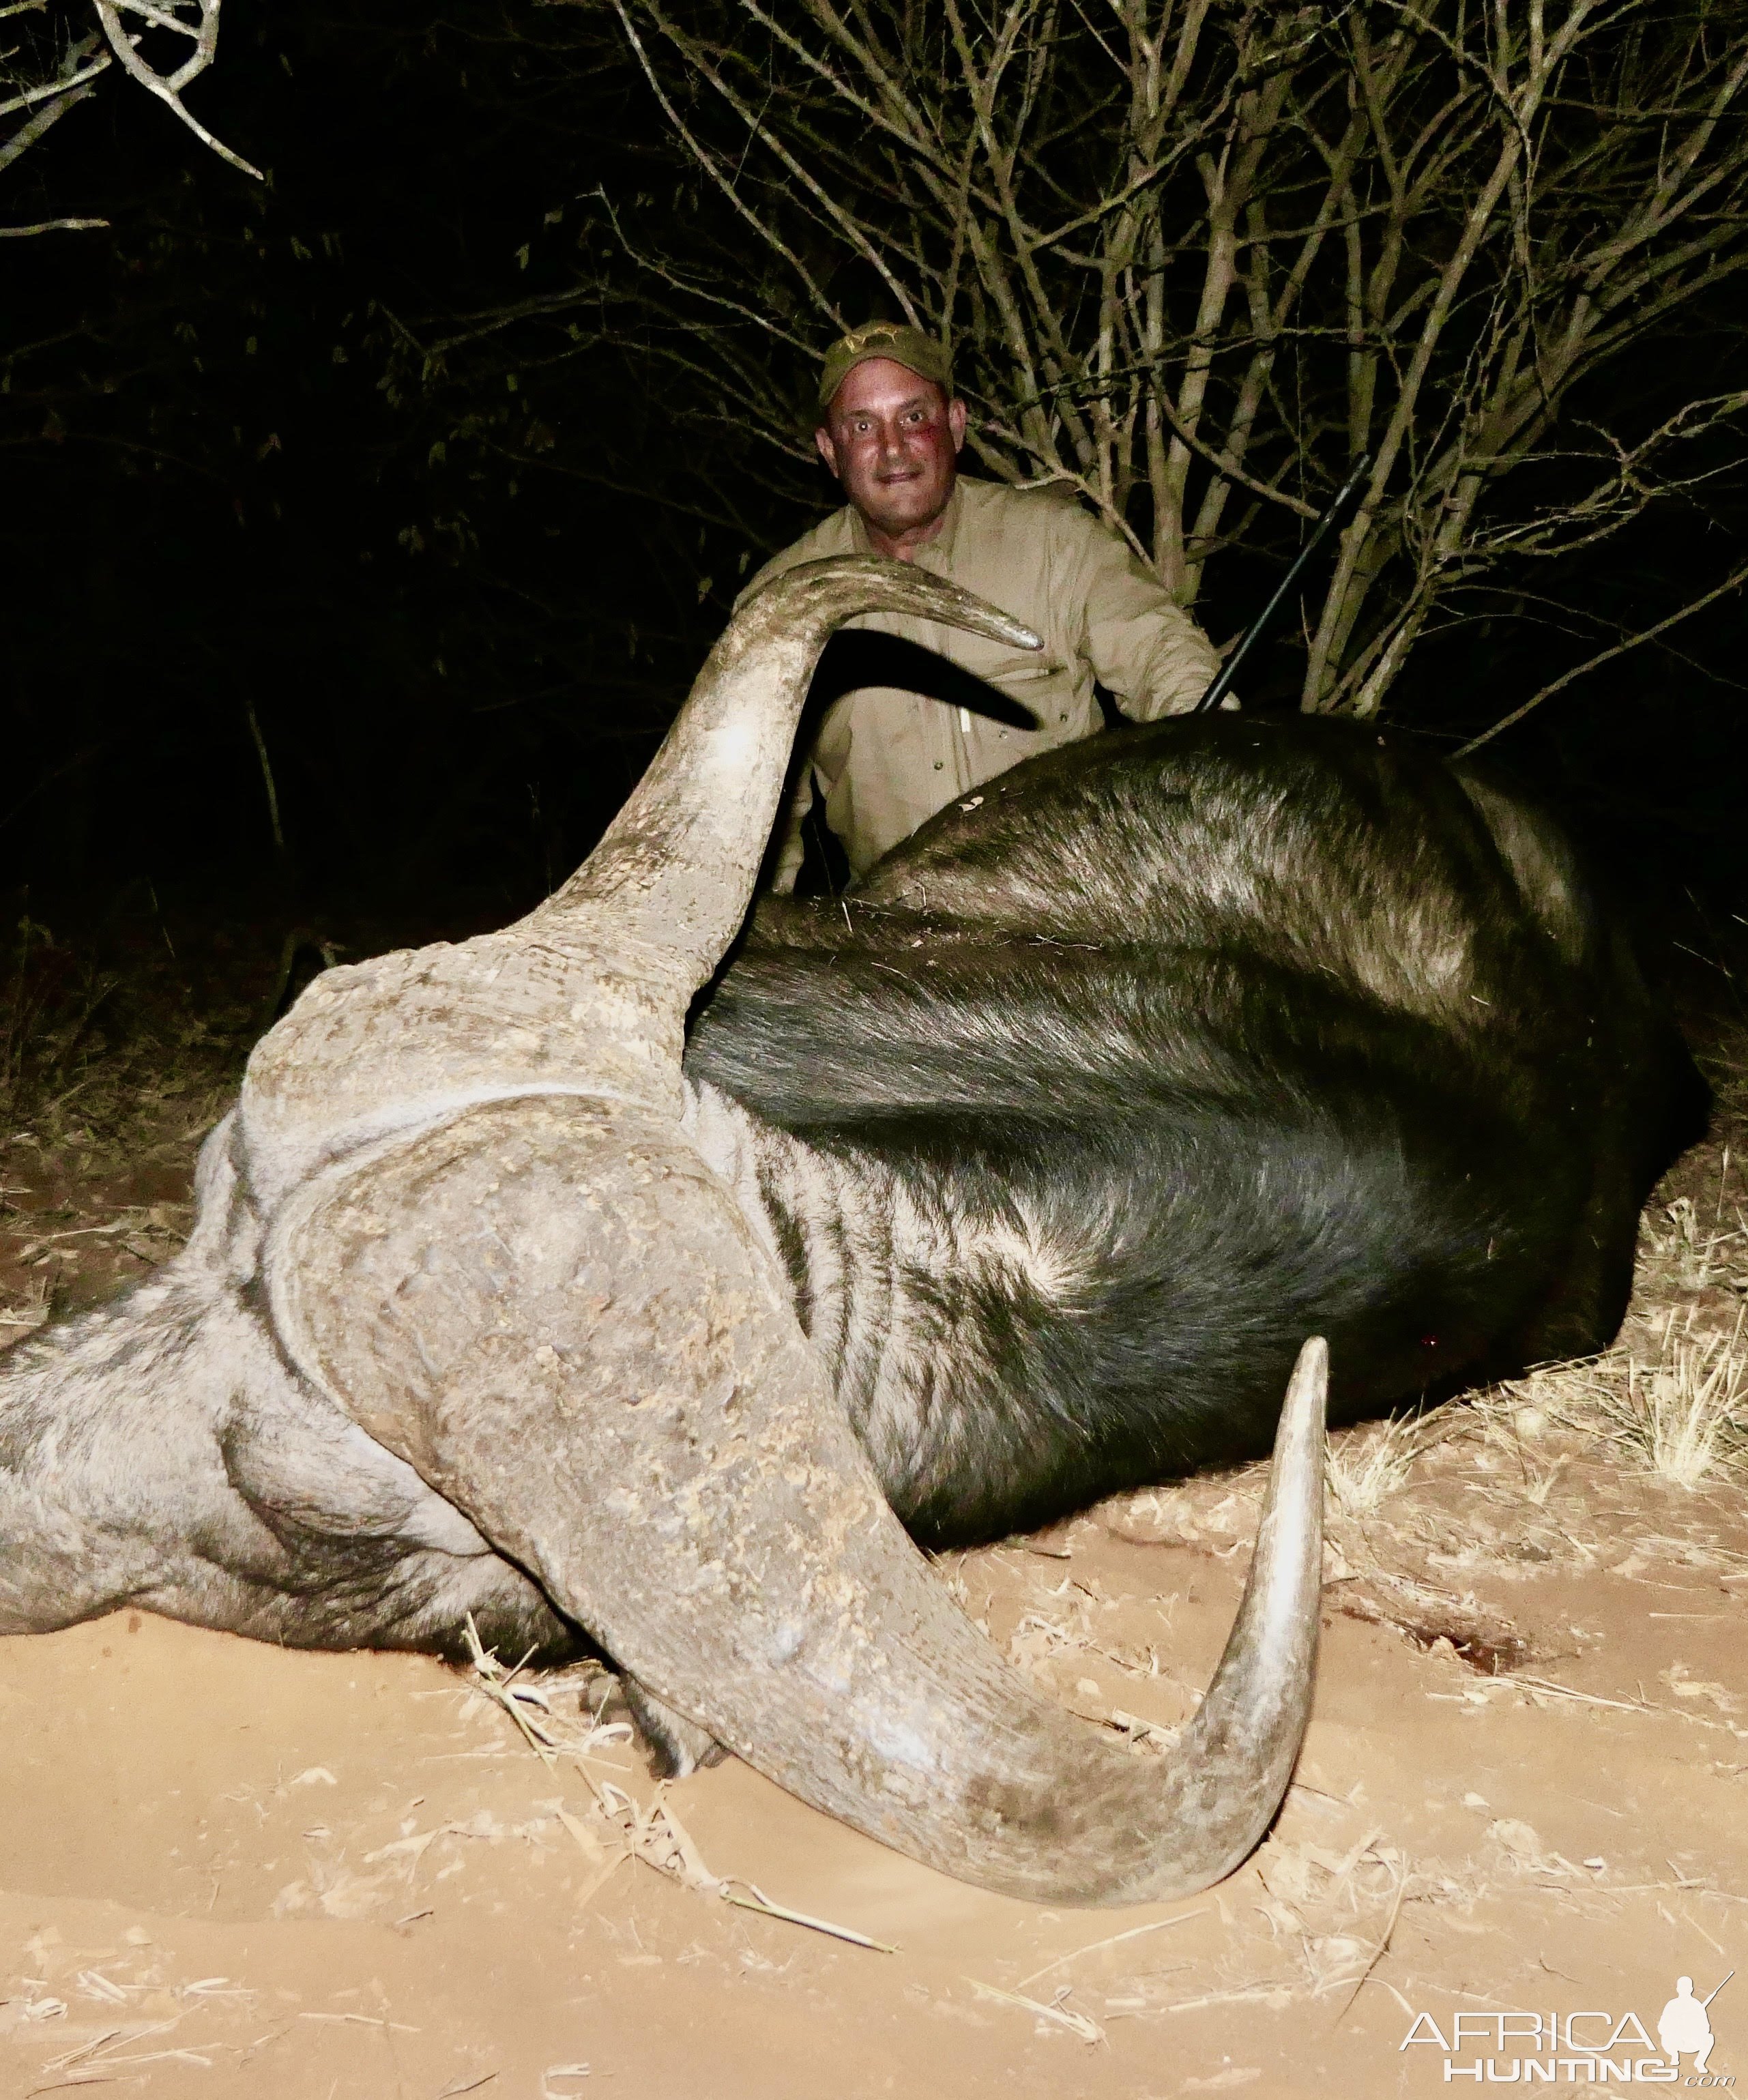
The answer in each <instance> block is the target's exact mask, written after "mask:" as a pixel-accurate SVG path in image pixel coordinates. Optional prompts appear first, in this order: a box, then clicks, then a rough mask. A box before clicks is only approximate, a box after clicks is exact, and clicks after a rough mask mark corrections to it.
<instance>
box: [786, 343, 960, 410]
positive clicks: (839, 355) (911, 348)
mask: <svg viewBox="0 0 1748 2100" xmlns="http://www.w3.org/2000/svg"><path fill="white" fill-rule="evenodd" d="M872 357H889V358H890V359H891V360H892V361H893V363H894V364H902V365H903V367H904V368H905V370H906V371H907V372H914V373H916V375H917V377H919V378H922V379H932V380H933V381H934V383H935V385H936V386H938V387H939V388H940V389H941V390H942V393H943V394H948V395H951V392H952V390H953V365H952V360H951V358H949V357H948V355H947V352H946V351H944V350H943V349H942V347H941V346H940V344H939V343H938V342H936V341H935V340H934V337H932V336H926V335H925V334H924V333H923V332H922V330H921V329H916V328H911V327H909V326H908V325H907V324H905V323H904V322H903V321H870V322H869V323H868V324H867V327H866V328H859V329H851V330H850V333H849V334H848V335H846V336H844V337H841V338H840V340H839V341H837V342H834V343H833V344H832V347H831V348H830V349H829V350H828V351H827V352H826V354H825V364H824V367H823V369H822V371H821V372H820V374H819V406H820V408H821V409H822V410H824V409H827V408H830V407H831V405H832V396H833V395H835V394H836V392H837V390H838V388H839V387H840V386H842V385H843V383H844V382H845V380H846V379H847V378H848V377H850V373H852V372H854V370H855V368H856V367H857V366H858V365H859V364H867V361H868V360H869V359H870V358H872Z"/></svg>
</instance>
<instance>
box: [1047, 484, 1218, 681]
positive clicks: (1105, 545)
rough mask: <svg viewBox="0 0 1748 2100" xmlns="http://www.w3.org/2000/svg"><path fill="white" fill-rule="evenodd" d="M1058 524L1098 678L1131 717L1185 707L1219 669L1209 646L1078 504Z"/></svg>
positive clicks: (1124, 547) (1155, 581)
mask: <svg viewBox="0 0 1748 2100" xmlns="http://www.w3.org/2000/svg"><path fill="white" fill-rule="evenodd" d="M1062 523H1063V525H1064V527H1065V529H1066V534H1067V537H1068V542H1069V549H1070V556H1069V562H1068V565H1067V566H1068V568H1069V570H1070V575H1071V576H1072V579H1073V580H1072V584H1071V585H1070V589H1071V590H1072V593H1073V596H1074V598H1075V601H1077V602H1079V604H1080V605H1081V606H1082V607H1084V626H1083V629H1082V646H1083V650H1084V654H1085V656H1086V659H1087V661H1088V663H1089V664H1091V665H1092V667H1093V672H1094V674H1095V675H1096V676H1097V678H1098V681H1099V682H1100V684H1101V685H1102V686H1106V687H1107V688H1108V689H1109V690H1110V692H1111V693H1112V694H1114V695H1115V698H1116V702H1117V704H1118V706H1119V708H1122V710H1123V712H1124V714H1126V715H1127V716H1128V717H1129V718H1130V720H1131V721H1158V719H1159V717H1160V716H1162V715H1181V714H1188V713H1189V712H1190V709H1191V708H1194V705H1195V704H1196V702H1197V701H1198V700H1199V699H1201V697H1202V695H1203V693H1205V692H1206V691H1207V689H1208V686H1209V685H1210V684H1211V683H1212V681H1213V678H1214V674H1215V673H1216V672H1217V671H1218V670H1219V668H1220V658H1219V656H1218V655H1217V654H1216V651H1215V648H1214V645H1213V644H1212V642H1210V641H1209V640H1208V638H1207V636H1206V635H1205V634H1204V633H1203V632H1202V630H1201V629H1200V628H1199V627H1198V626H1197V625H1196V624H1195V622H1194V620H1192V619H1191V618H1190V615H1189V614H1188V613H1187V612H1185V611H1184V610H1183V609H1182V607H1181V606H1179V605H1177V604H1176V603H1175V602H1173V600H1172V596H1171V593H1169V592H1168V590H1167V589H1166V588H1165V586H1164V585H1163V583H1161V582H1160V580H1159V577H1158V576H1156V575H1155V574H1154V571H1152V570H1151V569H1150V568H1149V567H1147V566H1146V565H1145V563H1144V562H1141V561H1140V560H1139V559H1138V558H1137V556H1136V554H1134V552H1133V550H1132V549H1131V548H1130V547H1129V546H1128V544H1127V542H1126V541H1125V540H1123V539H1122V538H1121V537H1120V536H1119V535H1118V534H1117V533H1116V532H1113V531H1112V530H1111V528H1110V527H1109V526H1108V525H1106V524H1105V523H1102V522H1101V520H1100V519H1098V518H1090V517H1088V515H1087V514H1086V512H1085V511H1084V510H1080V509H1079V506H1078V505H1076V506H1075V511H1074V513H1073V515H1072V518H1069V517H1066V516H1065V517H1064V518H1063V520H1062Z"/></svg>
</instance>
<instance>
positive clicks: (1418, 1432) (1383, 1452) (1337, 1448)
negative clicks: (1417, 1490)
mask: <svg viewBox="0 0 1748 2100" xmlns="http://www.w3.org/2000/svg"><path fill="white" fill-rule="evenodd" d="M1457 1426H1458V1425H1457V1418H1456V1417H1455V1416H1454V1414H1453V1412H1452V1410H1450V1409H1449V1408H1437V1409H1435V1410H1432V1412H1431V1413H1430V1414H1407V1415H1397V1416H1394V1417H1393V1418H1390V1419H1389V1420H1388V1421H1384V1422H1375V1423H1368V1424H1367V1425H1366V1427H1363V1428H1359V1429H1350V1430H1347V1431H1338V1432H1336V1434H1335V1436H1331V1438H1330V1440H1329V1448H1328V1455H1327V1458H1326V1462H1325V1467H1324V1478H1325V1480H1326V1482H1327V1484H1328V1487H1329V1492H1330V1493H1331V1495H1332V1496H1333V1497H1334V1498H1335V1507H1336V1510H1337V1511H1339V1512H1340V1515H1343V1516H1345V1517H1352V1518H1363V1517H1371V1516H1375V1515H1377V1514H1378V1513H1379V1511H1381V1510H1382V1509H1383V1508H1384V1505H1385V1504H1386V1503H1387V1502H1390V1501H1391V1500H1392V1499H1393V1498H1394V1497H1395V1496H1396V1495H1397V1493H1400V1491H1401V1489H1402V1488H1404V1487H1405V1486H1406V1485H1407V1482H1408V1480H1409V1478H1410V1475H1411V1474H1412V1473H1413V1471H1414V1469H1415V1465H1416V1463H1417V1462H1419V1459H1420V1458H1422V1457H1423V1456H1424V1454H1426V1453H1427V1452H1428V1451H1430V1450H1431V1449H1432V1448H1433V1447H1434V1446H1435V1445H1438V1444H1441V1443H1443V1442H1444V1440H1445V1439H1446V1437H1447V1436H1450V1434H1451V1433H1452V1431H1453V1429H1454V1427H1457Z"/></svg>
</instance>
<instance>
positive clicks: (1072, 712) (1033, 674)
mask: <svg viewBox="0 0 1748 2100" xmlns="http://www.w3.org/2000/svg"><path fill="white" fill-rule="evenodd" d="M870 552H872V549H871V548H870V546H869V544H868V537H867V527H866V526H865V525H864V524H863V521H862V518H861V514H859V512H858V511H857V510H855V509H854V507H853V506H851V505H847V504H846V505H845V507H844V508H843V509H842V510H838V511H835V512H834V513H833V514H832V516H831V517H829V518H826V519H825V520H824V521H823V523H820V524H819V525H816V526H815V527H814V529H813V530H812V531H811V532H807V533H804V534H803V535H802V536H801V538H800V539H799V540H797V541H796V542H795V544H794V545H792V546H791V547H787V548H785V549H784V551H783V552H782V553H781V554H778V555H777V556H775V558H773V559H772V560H771V561H770V562H766V565H765V567H763V568H762V569H761V570H760V571H759V572H758V574H757V576H755V577H754V578H753V581H752V582H751V583H750V584H749V585H748V587H747V589H746V591H745V592H744V593H742V597H743V599H744V598H747V597H750V596H751V595H752V594H753V593H754V592H756V591H757V590H758V589H761V586H763V585H765V584H767V583H769V582H770V580H771V578H772V577H774V576H780V575H781V574H782V573H783V571H784V570H785V569H792V568H794V567H796V566H797V564H798V563H800V562H813V561H819V560H820V559H822V558H824V557H825V556H827V555H828V554H868V553H870ZM915 558H916V565H917V567H919V568H924V569H929V570H932V571H934V574H935V575H937V576H946V577H947V578H949V579H950V580H951V581H952V582H954V583H956V584H960V585H963V586H964V588H965V589H967V590H971V591H975V592H976V593H978V597H980V598H987V599H989V600H990V601H991V603H992V604H995V605H998V606H1000V607H1001V608H1002V610H1003V611H1004V612H1010V613H1012V614H1013V615H1015V616H1016V617H1017V618H1018V619H1020V620H1024V621H1025V623H1026V625H1027V626H1028V627H1030V628H1031V629H1033V630H1034V632H1035V633H1038V634H1040V635H1042V636H1043V637H1044V648H1043V650H1042V651H1040V652H1039V653H1037V654H1032V653H1030V652H1028V651H1024V650H1019V649H1013V648H1011V647H1009V646H1008V645H1007V644H1006V643H1005V642H989V641H986V640H985V639H984V638H983V637H982V636H981V635H976V634H966V633H961V632H960V629H957V628H951V627H942V626H938V625H937V624H935V623H934V621H932V620H916V619H913V618H911V617H908V616H906V615H898V614H894V613H868V614H864V615H862V616H861V617H860V618H859V619H856V620H852V621H850V623H849V624H850V625H851V626H852V627H866V628H872V629H876V630H878V631H879V632H881V633H887V634H895V635H898V636H900V637H903V639H905V640H907V641H910V642H918V643H920V645H921V646H923V647H924V648H925V649H930V650H934V651H936V652H937V653H938V655H942V656H945V657H947V658H949V659H950V660H951V661H952V662H953V663H955V664H960V665H962V666H963V667H964V669H966V670H968V671H970V672H973V673H975V674H976V675H977V676H978V677H980V678H985V679H987V681H988V682H989V683H990V684H991V685H992V686H997V687H999V688H1000V690H1002V691H1003V692H1004V693H1006V694H1008V695H1010V697H1012V698H1013V699H1016V700H1017V701H1019V702H1020V703H1021V704H1022V706H1024V707H1026V708H1030V709H1031V712H1032V713H1033V714H1034V715H1035V716H1036V717H1038V721H1039V726H1038V727H1037V729H1036V730H1022V729H1010V728H1009V727H1008V726H1006V725H1005V724H1004V723H1000V722H996V721H991V719H990V718H989V717H987V716H985V715H979V714H976V713H973V712H971V710H970V709H969V708H958V707H948V706H945V705H943V704H942V703H941V702H940V701H939V700H936V699H925V698H923V697H922V696H921V695H918V694H915V693H907V692H903V691H900V690H896V689H895V688H893V687H890V686H864V687H862V688H861V689H859V690H856V691H854V692H849V693H845V695H843V696H842V697H841V699H837V700H835V701H834V702H833V703H832V705H831V706H830V707H829V708H828V709H827V711H826V713H825V716H824V718H823V721H822V723H821V726H820V729H819V735H818V737H817V739H815V741H814V745H813V748H812V750H811V751H810V752H809V753H808V755H807V761H806V763H804V765H802V767H801V775H800V785H799V787H798V789H797V794H796V796H795V798H794V800H793V801H792V804H791V806H790V808H789V810H788V815H787V818H786V820H785V822H784V832H783V840H782V845H781V846H780V848H779V855H778V860H777V865H776V871H775V881H774V887H775V888H776V889H783V890H787V889H792V888H793V887H794V885H795V877H796V874H797V871H798V870H799V868H800V867H801V820H802V818H804V817H805V816H806V813H807V810H808V808H809V807H810V804H811V802H812V799H813V783H814V780H815V779H817V780H818V782H819V787H820V790H821V792H823V795H824V796H825V808H826V820H827V822H828V823H829V824H830V825H831V827H832V830H833V831H834V832H836V834H837V836H838V837H839V838H840V839H841V840H842V841H843V843H844V848H845V852H846V854H848V856H849V859H850V867H851V869H852V870H853V871H854V873H855V874H857V875H858V876H860V875H862V874H864V873H865V872H866V871H867V869H868V868H870V867H872V865H873V864H874V862H876V860H878V859H879V858H880V857H881V854H883V853H885V852H886V851H887V849H889V847H892V846H894V845H897V844H898V841H899V840H901V839H905V838H908V837H909V836H910V835H911V833H912V832H914V831H915V830H916V827H918V825H920V824H921V823H925V821H926V820H927V819H928V818H930V817H932V816H933V815H934V813H935V811H936V810H940V809H944V808H945V807H946V805H947V803H949V802H950V801H952V800H953V799H954V797H955V796H967V795H969V794H970V793H971V792H973V791H974V790H975V789H977V788H978V787H980V786H982V783H983V782H985V781H986V780H988V779H992V778H993V777H994V776H995V774H998V773H1004V772H1005V771H1006V770H1008V768H1009V766H1010V765H1018V764H1019V762H1020V761H1021V760H1022V759H1023V758H1031V757H1033V756H1034V755H1035V753H1037V752H1041V751H1053V750H1054V749H1055V748H1057V745H1058V744H1064V743H1075V742H1077V741H1078V740H1079V739H1080V738H1082V737H1084V736H1091V735H1093V732H1094V731H1095V730H1098V729H1099V728H1100V727H1101V726H1102V717H1101V714H1100V712H1099V707H1098V701H1097V695H1096V694H1095V693H1094V690H1093V682H1094V680H1095V679H1097V680H1098V681H1099V682H1101V683H1102V684H1103V685H1104V686H1106V688H1107V689H1108V690H1110V692H1111V693H1112V694H1113V695H1115V699H1116V702H1117V704H1118V706H1119V708H1122V710H1123V712H1124V714H1126V715H1128V716H1129V717H1132V719H1133V720H1135V721H1154V720H1155V719H1156V718H1157V717H1159V716H1161V715H1168V714H1183V713H1186V712H1188V711H1189V710H1190V708H1193V707H1194V705H1195V704H1196V702H1197V701H1198V699H1200V698H1201V696H1202V695H1203V692H1204V691H1206V690H1207V686H1208V682H1209V681H1210V680H1211V679H1212V677H1213V676H1214V674H1215V673H1216V671H1217V670H1218V669H1219V668H1220V660H1219V658H1218V657H1217V656H1216V655H1215V653H1214V650H1213V647H1212V644H1211V643H1210V642H1208V640H1207V637H1206V636H1205V635H1204V634H1203V632H1202V630H1201V629H1199V628H1198V626H1197V625H1196V624H1195V622H1194V620H1191V619H1190V615H1188V614H1187V613H1186V612H1184V611H1181V609H1180V607H1177V606H1176V605H1175V604H1174V603H1173V602H1172V598H1170V596H1169V595H1168V593H1167V591H1166V589H1165V587H1164V585H1163V584H1162V583H1161V582H1160V581H1159V578H1158V577H1157V576H1154V574H1153V572H1152V571H1150V570H1149V569H1148V568H1146V567H1145V566H1144V565H1143V564H1142V563H1141V562H1140V561H1138V560H1137V558H1136V557H1135V555H1134V554H1132V553H1131V552H1130V550H1129V549H1128V547H1127V546H1126V545H1124V543H1123V540H1121V539H1120V538H1119V536H1118V535H1117V534H1116V533H1115V532H1113V531H1111V529H1110V527H1108V526H1106V525H1105V524H1103V523H1101V522H1100V521H1099V520H1098V519H1097V518H1093V516H1091V515H1090V514H1088V512H1087V511H1085V510H1083V509H1082V508H1081V507H1080V505H1079V502H1078V501H1076V500H1075V496H1074V494H1073V492H1072V491H1071V490H1070V489H1069V488H1068V487H1066V485H1065V484H1063V483H1041V484H1039V485H1037V486H1035V487H1030V488H1013V487H1008V486H1007V485H1006V484H1005V483H1000V482H990V481H976V480H972V479H967V478H965V477H964V476H961V477H960V479H959V480H958V482H957V483H956V485H955V487H954V490H953V494H952V496H951V499H950V500H949V501H948V504H947V513H946V518H945V521H944V523H943V524H942V529H941V531H940V532H939V533H938V535H937V536H936V537H935V538H934V539H933V540H929V542H928V543H927V544H926V545H924V546H922V547H920V548H918V549H917V550H916V557H915Z"/></svg>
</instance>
